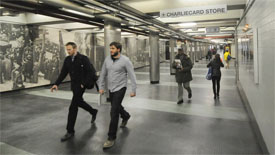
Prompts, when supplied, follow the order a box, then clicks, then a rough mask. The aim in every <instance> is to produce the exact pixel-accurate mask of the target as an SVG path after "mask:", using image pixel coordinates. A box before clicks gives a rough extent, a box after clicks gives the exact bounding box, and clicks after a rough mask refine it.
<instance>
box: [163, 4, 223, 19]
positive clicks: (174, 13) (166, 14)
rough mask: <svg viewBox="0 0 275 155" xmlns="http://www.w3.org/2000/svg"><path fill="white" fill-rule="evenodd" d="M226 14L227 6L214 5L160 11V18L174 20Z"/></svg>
mask: <svg viewBox="0 0 275 155" xmlns="http://www.w3.org/2000/svg"><path fill="white" fill-rule="evenodd" d="M226 12H227V5H226V4H224V5H214V6H202V7H189V8H178V9H169V10H161V11H160V18H175V17H185V16H201V15H212V14H220V13H226Z"/></svg>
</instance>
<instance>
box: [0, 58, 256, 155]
mask: <svg viewBox="0 0 275 155" xmlns="http://www.w3.org/2000/svg"><path fill="white" fill-rule="evenodd" d="M206 63H207V61H206V60H202V61H200V62H199V63H197V64H195V65H194V68H193V70H192V73H193V78H194V80H193V81H192V82H191V88H192V91H193V97H192V99H191V100H188V99H187V92H186V91H185V92H184V93H185V94H184V103H183V104H181V105H177V104H176V102H177V83H176V82H175V78H174V76H171V75H170V70H169V63H162V64H161V65H160V66H161V67H160V71H161V73H160V83H159V84H154V85H152V84H150V81H149V72H148V71H149V68H148V67H145V68H141V69H137V70H136V76H137V84H138V85H137V96H136V97H135V98H130V97H129V94H130V92H129V90H131V89H128V90H127V92H126V96H125V99H124V101H123V105H124V106H125V108H126V110H127V111H129V113H130V114H131V116H132V117H131V119H130V120H129V123H128V125H127V128H125V129H119V130H118V133H117V140H116V143H115V146H114V147H113V148H111V149H108V150H103V149H102V145H103V143H104V141H105V140H106V138H107V132H108V125H109V121H110V115H109V114H110V104H109V103H104V104H102V105H100V106H98V104H97V102H98V94H97V93H96V92H95V91H94V90H88V91H86V93H85V96H84V98H85V100H86V101H87V102H88V103H89V104H90V105H92V106H93V107H94V108H97V109H98V110H99V113H98V117H97V120H96V123H95V124H94V125H91V124H90V120H91V116H90V115H89V114H88V113H87V112H86V111H84V110H82V109H79V111H78V117H77V122H76V126H75V130H76V134H75V137H74V138H73V139H71V140H69V141H67V142H62V143H61V142H60V137H61V136H63V135H64V134H65V132H66V130H65V128H66V120H67V113H68V108H69V105H70V100H71V97H72V93H71V91H70V90H69V84H68V83H67V84H63V85H62V86H61V89H60V90H59V91H58V92H56V93H51V92H50V90H49V87H47V88H35V89H29V90H25V91H20V92H14V93H7V94H3V95H2V96H1V143H0V147H1V154H41V155H42V154H43V155H44V154H52V155H53V154H54V155H57V154H58V155H60V154H261V150H260V148H259V144H258V143H257V141H256V138H255V135H254V134H253V131H252V128H251V126H250V122H249V118H248V116H247V113H246V111H245V109H244V106H243V104H242V101H241V99H240V96H239V94H238V91H237V88H236V85H235V70H234V67H233V63H231V68H230V69H229V70H226V69H222V80H221V93H220V99H219V100H214V99H213V93H212V84H211V81H208V80H206V79H205V75H206V72H207V68H206ZM129 86H130V85H129ZM129 88H130V87H129Z"/></svg>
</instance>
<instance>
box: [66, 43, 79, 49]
mask: <svg viewBox="0 0 275 155" xmlns="http://www.w3.org/2000/svg"><path fill="white" fill-rule="evenodd" d="M69 45H71V46H72V47H73V48H74V49H75V48H76V47H77V45H76V44H75V43H74V42H68V43H67V44H66V45H65V46H69Z"/></svg>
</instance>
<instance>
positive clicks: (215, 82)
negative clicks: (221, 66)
mask: <svg viewBox="0 0 275 155" xmlns="http://www.w3.org/2000/svg"><path fill="white" fill-rule="evenodd" d="M220 81H221V77H220V76H213V77H212V84H213V93H214V95H215V96H216V95H218V96H219V95H220ZM216 85H217V89H216Z"/></svg>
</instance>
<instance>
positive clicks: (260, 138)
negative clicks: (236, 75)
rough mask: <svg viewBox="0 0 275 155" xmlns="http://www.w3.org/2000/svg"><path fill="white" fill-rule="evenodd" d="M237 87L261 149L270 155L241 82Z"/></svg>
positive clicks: (238, 82)
mask: <svg viewBox="0 0 275 155" xmlns="http://www.w3.org/2000/svg"><path fill="white" fill-rule="evenodd" d="M237 87H238V92H239V94H240V96H241V100H242V102H243V104H244V107H245V110H246V111H247V113H248V117H249V119H250V124H251V126H252V130H253V132H254V134H255V136H256V139H257V142H258V143H259V145H260V149H261V151H262V153H263V154H270V153H269V151H268V149H267V146H266V143H265V141H264V138H263V135H262V133H261V130H260V127H259V125H258V123H257V121H256V118H255V115H254V113H253V111H252V109H251V107H250V104H249V101H248V98H247V96H246V94H245V92H244V89H243V87H242V85H241V83H240V81H237Z"/></svg>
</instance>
